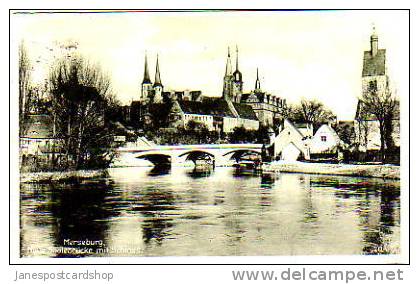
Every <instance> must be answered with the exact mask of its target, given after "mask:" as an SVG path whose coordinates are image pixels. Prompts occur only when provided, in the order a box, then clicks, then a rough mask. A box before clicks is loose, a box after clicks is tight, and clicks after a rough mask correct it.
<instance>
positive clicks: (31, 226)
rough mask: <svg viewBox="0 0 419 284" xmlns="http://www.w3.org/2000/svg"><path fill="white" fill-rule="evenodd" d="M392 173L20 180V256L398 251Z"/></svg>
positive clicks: (221, 172)
mask: <svg viewBox="0 0 419 284" xmlns="http://www.w3.org/2000/svg"><path fill="white" fill-rule="evenodd" d="M399 189H400V184H399V181H384V180H381V179H366V178H353V177H338V176H319V175H307V174H285V173H282V174H274V175H266V174H263V175H261V174H254V173H251V172H240V171H237V170H235V169H233V168H216V169H215V170H203V171H199V170H196V169H195V170H194V169H192V168H181V167H179V168H172V169H171V170H164V169H163V170H156V169H154V170H153V169H151V168H147V167H137V168H113V169H109V176H108V177H105V178H98V179H90V180H86V181H83V182H81V183H77V184H74V183H72V184H38V183H25V184H22V185H21V200H20V210H21V220H20V221H21V222H20V223H21V233H20V238H21V240H20V244H21V245H20V247H21V256H22V257H32V256H46V257H87V256H172V255H173V256H174V255H177V256H179V255H181V256H186V255H193V256H201V255H229V256H236V255H319V254H328V255H330V254H334V255H342V254H345V255H347V254H356V255H360V254H388V253H391V254H394V253H400V199H399V196H400V190H399Z"/></svg>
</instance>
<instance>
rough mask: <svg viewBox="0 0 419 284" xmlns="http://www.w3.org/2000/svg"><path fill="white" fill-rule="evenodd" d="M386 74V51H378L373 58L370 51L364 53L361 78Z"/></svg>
mask: <svg viewBox="0 0 419 284" xmlns="http://www.w3.org/2000/svg"><path fill="white" fill-rule="evenodd" d="M385 74H386V50H385V49H379V50H378V51H377V54H376V55H375V56H372V53H371V51H364V65H363V68H362V77H366V76H381V75H385Z"/></svg>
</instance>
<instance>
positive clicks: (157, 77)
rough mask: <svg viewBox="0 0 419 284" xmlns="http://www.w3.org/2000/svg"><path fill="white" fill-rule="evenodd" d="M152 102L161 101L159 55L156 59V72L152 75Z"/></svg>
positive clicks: (161, 87) (161, 85) (161, 86)
mask: <svg viewBox="0 0 419 284" xmlns="http://www.w3.org/2000/svg"><path fill="white" fill-rule="evenodd" d="M153 89H154V99H153V102H154V103H161V102H162V101H163V84H162V83H161V79H160V68H159V56H158V55H157V61H156V74H155V77H154V85H153Z"/></svg>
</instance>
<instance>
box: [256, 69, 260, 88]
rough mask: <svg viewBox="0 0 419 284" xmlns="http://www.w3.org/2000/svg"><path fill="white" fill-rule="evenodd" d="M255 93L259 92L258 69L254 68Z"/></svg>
mask: <svg viewBox="0 0 419 284" xmlns="http://www.w3.org/2000/svg"><path fill="white" fill-rule="evenodd" d="M255 91H260V81H259V68H256V83H255Z"/></svg>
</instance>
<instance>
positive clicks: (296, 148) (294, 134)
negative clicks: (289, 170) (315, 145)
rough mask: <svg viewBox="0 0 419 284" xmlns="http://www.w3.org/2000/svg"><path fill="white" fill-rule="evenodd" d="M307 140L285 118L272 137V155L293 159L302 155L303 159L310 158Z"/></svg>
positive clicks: (287, 159) (282, 158)
mask: <svg viewBox="0 0 419 284" xmlns="http://www.w3.org/2000/svg"><path fill="white" fill-rule="evenodd" d="M309 142H310V140H309V139H307V137H306V136H305V135H303V133H301V131H300V130H298V129H297V128H296V127H295V125H294V124H293V123H292V122H291V121H289V120H288V119H285V121H284V127H283V129H282V130H281V132H280V133H279V134H278V135H277V136H276V137H275V138H274V139H273V152H274V157H280V159H281V160H285V161H295V160H297V159H298V157H299V156H300V155H303V156H304V158H305V159H310V149H309Z"/></svg>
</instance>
